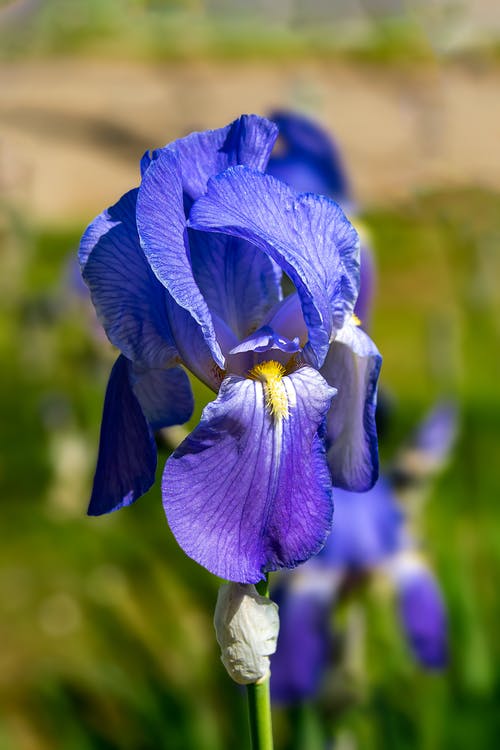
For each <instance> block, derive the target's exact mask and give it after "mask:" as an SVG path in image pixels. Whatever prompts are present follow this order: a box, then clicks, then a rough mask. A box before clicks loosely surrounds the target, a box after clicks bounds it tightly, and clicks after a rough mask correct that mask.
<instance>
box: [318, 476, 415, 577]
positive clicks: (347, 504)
mask: <svg viewBox="0 0 500 750" xmlns="http://www.w3.org/2000/svg"><path fill="white" fill-rule="evenodd" d="M403 523H404V518H403V513H402V511H401V509H400V508H399V505H398V503H397V500H396V497H395V495H394V491H393V489H392V487H391V486H390V484H389V482H388V481H387V480H386V479H385V478H384V477H382V476H381V477H379V479H378V481H377V483H376V484H375V486H374V487H373V488H372V489H371V490H369V491H368V492H363V493H359V492H347V491H345V490H337V491H336V493H335V523H334V524H333V527H332V532H331V534H330V536H329V537H328V541H327V543H326V544H325V546H324V547H323V549H322V550H321V552H320V553H319V556H318V561H321V562H322V563H323V564H325V565H328V566H331V567H332V568H337V569H340V570H342V571H348V572H349V573H358V572H363V571H367V570H370V569H372V568H374V567H375V566H376V565H380V564H381V563H383V562H384V561H385V560H387V559H388V557H390V556H391V555H393V554H394V553H395V552H396V551H397V549H398V546H399V544H400V538H401V531H402V525H403Z"/></svg>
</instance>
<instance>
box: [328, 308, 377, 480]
mask: <svg viewBox="0 0 500 750" xmlns="http://www.w3.org/2000/svg"><path fill="white" fill-rule="evenodd" d="M381 364H382V357H381V356H380V354H379V352H378V349H377V347H376V346H375V344H374V343H373V341H372V340H371V339H370V338H369V336H367V334H366V333H365V332H364V331H362V330H361V329H360V328H359V327H358V326H355V325H354V324H353V323H352V322H349V323H347V325H345V326H344V327H343V328H342V329H341V330H340V331H339V333H338V334H337V338H336V339H335V341H334V342H333V344H332V345H331V347H330V350H329V352H328V356H327V358H326V361H325V364H324V365H323V367H322V368H321V373H322V375H323V377H324V378H325V380H326V381H327V382H328V383H330V385H333V386H335V387H336V388H337V389H338V397H337V398H336V399H335V401H333V402H332V406H331V408H330V411H329V413H328V417H327V433H328V435H327V442H328V445H329V447H328V452H327V455H328V464H329V466H330V470H331V472H332V478H333V484H334V485H335V486H336V487H342V488H343V489H346V490H352V491H354V492H364V491H365V490H368V489H370V487H372V486H373V485H374V484H375V482H376V480H377V477H378V444H377V429H376V425H375V407H376V402H377V381H378V376H379V372H380V367H381Z"/></svg>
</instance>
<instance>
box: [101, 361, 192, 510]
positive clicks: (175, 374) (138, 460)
mask: <svg viewBox="0 0 500 750" xmlns="http://www.w3.org/2000/svg"><path fill="white" fill-rule="evenodd" d="M192 411H193V397H192V394H191V387H190V385H189V380H188V377H187V375H186V373H185V372H184V371H183V370H181V368H180V367H174V368H171V369H169V370H144V371H141V370H139V371H136V372H135V373H134V372H133V365H132V363H131V362H130V361H129V360H128V359H127V358H126V357H124V356H123V355H120V356H119V357H118V359H117V360H116V362H115V364H114V366H113V369H112V371H111V375H110V378H109V383H108V387H107V390H106V397H105V399H104V409H103V415H102V423H101V436H100V440H99V454H98V458H97V468H96V472H95V477H94V485H93V488H92V496H91V499H90V505H89V509H88V513H89V515H91V516H99V515H101V514H102V513H109V512H110V511H113V510H118V508H122V507H124V506H126V505H130V504H131V503H133V502H134V500H137V498H138V497H140V496H141V495H143V494H144V493H145V492H147V490H148V489H149V488H150V487H151V485H152V484H153V482H154V479H155V471H156V445H155V441H154V437H153V432H152V427H153V428H155V429H156V428H158V427H168V426H169V425H172V424H180V423H182V422H186V421H187V420H188V419H189V417H190V416H191V413H192ZM145 414H146V415H147V417H148V418H146V416H145ZM148 419H149V420H151V423H150V422H149V421H148Z"/></svg>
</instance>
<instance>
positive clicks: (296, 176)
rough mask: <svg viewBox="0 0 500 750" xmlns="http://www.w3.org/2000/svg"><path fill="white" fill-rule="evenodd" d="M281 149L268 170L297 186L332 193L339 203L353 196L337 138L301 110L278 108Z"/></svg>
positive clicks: (303, 190) (276, 116) (274, 118)
mask: <svg viewBox="0 0 500 750" xmlns="http://www.w3.org/2000/svg"><path fill="white" fill-rule="evenodd" d="M270 119H271V120H272V121H273V122H275V123H276V125H277V126H278V128H279V141H278V145H279V149H277V150H276V153H273V154H272V155H271V159H270V160H269V165H268V168H267V170H266V171H267V173H268V174H271V175H273V176H274V177H277V178H278V179H279V180H283V181H284V182H286V183H288V184H289V185H291V186H292V187H293V188H295V190H298V191H300V192H307V193H322V194H323V195H329V196H331V197H332V198H334V199H335V200H336V201H338V202H339V203H343V202H345V201H347V200H349V197H350V189H349V183H348V180H347V176H346V173H345V169H344V165H343V164H342V159H341V156H340V152H339V149H338V148H337V146H336V144H335V141H334V140H333V138H332V137H331V136H330V135H329V133H327V132H326V131H325V130H323V128H321V127H320V126H319V125H318V124H317V123H315V122H314V121H313V120H310V119H309V118H308V117H305V116H304V115H302V114H298V113H297V112H287V111H282V112H275V113H273V114H272V115H271V117H270Z"/></svg>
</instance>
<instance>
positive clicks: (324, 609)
mask: <svg viewBox="0 0 500 750" xmlns="http://www.w3.org/2000/svg"><path fill="white" fill-rule="evenodd" d="M287 583H288V584H289V585H286V584H287ZM333 589H334V582H333V581H332V590H330V591H321V590H318V589H317V587H314V586H313V587H312V590H308V589H307V587H306V586H302V587H300V588H298V589H295V588H294V587H293V583H291V582H290V581H289V579H288V577H287V578H286V580H285V582H284V585H282V586H281V587H279V588H278V590H276V591H273V593H272V598H273V601H275V602H276V604H277V605H278V606H279V615H280V632H279V636H278V646H277V649H276V652H275V653H274V654H273V655H272V656H271V675H272V679H271V697H272V699H273V701H274V702H276V703H284V704H290V703H291V704H293V703H298V702H300V701H303V700H306V699H307V698H313V697H314V696H315V695H316V693H317V691H318V689H319V686H320V683H321V678H322V677H323V674H324V671H325V669H326V667H327V666H328V658H329V655H330V651H331V647H332V635H331V632H330V626H329V619H330V618H329V611H330V608H331V605H332V598H333V596H332V594H333Z"/></svg>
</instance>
